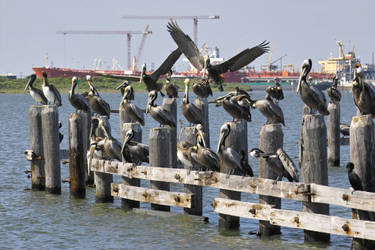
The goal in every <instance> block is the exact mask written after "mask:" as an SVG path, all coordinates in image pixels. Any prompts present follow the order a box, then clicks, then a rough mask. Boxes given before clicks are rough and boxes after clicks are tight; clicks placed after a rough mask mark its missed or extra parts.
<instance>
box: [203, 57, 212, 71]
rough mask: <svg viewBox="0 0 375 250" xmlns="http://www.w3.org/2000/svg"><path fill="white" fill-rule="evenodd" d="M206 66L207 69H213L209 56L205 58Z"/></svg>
mask: <svg viewBox="0 0 375 250" xmlns="http://www.w3.org/2000/svg"><path fill="white" fill-rule="evenodd" d="M204 65H205V68H210V67H211V59H210V57H209V56H208V55H205V56H204Z"/></svg>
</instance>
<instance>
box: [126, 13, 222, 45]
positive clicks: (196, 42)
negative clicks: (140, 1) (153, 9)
mask: <svg viewBox="0 0 375 250" xmlns="http://www.w3.org/2000/svg"><path fill="white" fill-rule="evenodd" d="M122 18H125V19H176V20H177V19H192V20H193V25H194V26H193V28H194V31H193V33H194V42H195V44H196V45H197V46H198V20H199V19H211V20H213V19H220V16H216V15H215V16H131V15H130V16H129V15H125V16H122Z"/></svg>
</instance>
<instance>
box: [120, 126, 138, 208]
mask: <svg viewBox="0 0 375 250" xmlns="http://www.w3.org/2000/svg"><path fill="white" fill-rule="evenodd" d="M130 129H132V130H133V131H134V137H133V140H134V141H137V142H142V128H141V125H139V124H138V123H124V124H123V125H122V130H121V138H124V137H125V135H126V132H127V131H129V130H130ZM122 143H124V142H123V141H122ZM122 161H123V162H125V160H124V159H122ZM122 183H124V184H126V185H129V186H137V187H139V186H140V184H141V180H140V179H136V178H132V179H130V178H127V177H122ZM121 207H122V208H123V209H125V210H131V209H133V208H139V201H134V200H128V199H121Z"/></svg>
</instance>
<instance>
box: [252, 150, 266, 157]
mask: <svg viewBox="0 0 375 250" xmlns="http://www.w3.org/2000/svg"><path fill="white" fill-rule="evenodd" d="M263 153H264V152H263V151H262V150H260V149H259V148H252V149H251V150H250V151H249V154H250V155H251V156H252V157H254V158H259V157H260V156H261V154H263Z"/></svg>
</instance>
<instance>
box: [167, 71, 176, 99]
mask: <svg viewBox="0 0 375 250" xmlns="http://www.w3.org/2000/svg"><path fill="white" fill-rule="evenodd" d="M172 73H173V72H172V70H170V71H169V72H168V75H167V79H166V82H165V86H164V88H165V92H166V93H167V96H168V97H169V98H173V97H177V98H178V87H177V85H176V84H175V83H172V81H171V78H172Z"/></svg>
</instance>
